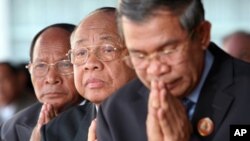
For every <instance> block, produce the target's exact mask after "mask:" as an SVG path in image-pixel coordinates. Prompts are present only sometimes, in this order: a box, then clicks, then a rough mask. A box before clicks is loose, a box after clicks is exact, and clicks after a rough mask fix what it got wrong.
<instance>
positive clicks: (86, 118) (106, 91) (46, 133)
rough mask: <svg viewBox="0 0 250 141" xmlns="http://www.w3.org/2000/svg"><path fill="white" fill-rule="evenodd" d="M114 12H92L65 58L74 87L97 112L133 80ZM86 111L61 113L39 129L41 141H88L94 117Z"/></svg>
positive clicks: (101, 10)
mask: <svg viewBox="0 0 250 141" xmlns="http://www.w3.org/2000/svg"><path fill="white" fill-rule="evenodd" d="M115 13H116V9H115V8H112V7H103V8H100V9H97V10H95V11H94V12H92V13H90V14H89V15H88V16H87V17H86V18H85V19H84V20H82V21H81V23H80V24H79V25H78V27H77V28H76V29H75V31H74V32H73V34H72V36H71V50H70V51H69V52H68V56H69V58H70V60H71V62H72V63H73V66H74V78H75V79H74V80H75V85H76V88H77V90H78V92H79V93H80V95H81V96H82V97H84V98H85V99H87V100H89V101H91V102H92V103H94V104H95V106H96V108H97V109H98V107H99V105H100V104H101V103H102V101H104V100H105V99H107V98H108V97H109V96H110V95H111V94H112V93H113V92H114V91H116V90H118V89H119V88H120V87H121V86H123V85H125V84H126V83H127V82H128V81H130V80H132V79H134V78H135V72H134V70H133V69H131V68H130V67H128V66H127V65H126V63H125V62H124V60H123V58H124V57H125V56H127V55H128V51H127V49H126V47H125V45H124V42H123V40H122V38H121V37H120V36H119V34H118V30H117V25H116V19H115ZM88 109H89V108H86V107H82V108H81V107H80V108H79V110H77V107H76V108H72V109H71V110H68V111H66V112H64V113H63V114H61V115H60V116H59V117H57V118H56V119H55V120H53V121H52V122H50V123H49V124H47V125H45V126H44V127H43V128H42V140H43V141H87V137H88V129H89V126H90V123H91V121H92V119H93V118H95V117H92V119H91V116H92V115H94V114H92V113H91V112H88V113H86V112H85V111H87V110H88ZM76 111H78V112H76ZM93 113H94V112H93ZM92 125H95V121H93V124H92Z"/></svg>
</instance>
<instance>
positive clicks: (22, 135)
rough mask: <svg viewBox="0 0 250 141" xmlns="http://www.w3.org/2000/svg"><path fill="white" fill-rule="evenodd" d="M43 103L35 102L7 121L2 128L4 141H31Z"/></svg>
mask: <svg viewBox="0 0 250 141" xmlns="http://www.w3.org/2000/svg"><path fill="white" fill-rule="evenodd" d="M41 107H42V104H41V103H38V102H37V103H35V104H33V105H31V106H29V107H27V108H25V109H24V110H22V111H20V112H18V113H17V114H16V115H15V116H14V117H13V118H11V119H10V120H8V121H7V122H5V123H4V124H3V126H2V128H1V140H2V141H29V139H30V136H31V133H32V130H33V128H34V127H35V126H36V122H37V119H38V116H39V113H40V110H41Z"/></svg>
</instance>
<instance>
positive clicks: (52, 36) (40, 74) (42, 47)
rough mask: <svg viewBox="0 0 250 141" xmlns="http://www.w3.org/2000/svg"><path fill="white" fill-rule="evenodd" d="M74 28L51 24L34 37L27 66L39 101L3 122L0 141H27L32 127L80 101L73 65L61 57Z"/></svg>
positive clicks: (64, 57)
mask: <svg viewBox="0 0 250 141" xmlns="http://www.w3.org/2000/svg"><path fill="white" fill-rule="evenodd" d="M74 28H75V26H74V25H71V24H54V25H50V26H48V27H46V28H44V29H43V30H41V31H40V32H39V33H38V34H37V35H36V36H35V37H34V39H33V41H32V44H31V49H30V63H29V64H28V65H27V68H28V69H29V72H30V75H31V79H32V83H33V86H34V90H35V94H36V97H37V99H38V100H39V102H40V103H36V104H34V105H31V106H30V107H28V108H26V109H25V110H23V111H21V112H19V113H18V114H17V115H16V116H14V117H13V118H12V119H10V120H9V121H7V122H6V123H5V124H4V125H3V127H2V129H1V138H2V139H1V140H2V141H28V140H30V137H31V133H32V130H33V129H34V127H35V126H36V128H35V129H37V128H40V127H41V126H42V125H43V124H45V123H47V122H48V121H50V120H51V119H52V118H54V117H55V116H57V115H58V114H59V113H61V112H63V111H65V110H66V109H68V108H69V107H72V106H73V105H77V104H78V103H80V101H82V98H81V97H80V96H79V94H78V92H77V90H76V88H75V85H74V77H73V65H72V64H71V62H70V61H69V60H68V58H67V57H66V56H65V54H66V53H67V52H68V50H69V49H70V35H71V33H72V32H73V30H74ZM34 131H35V130H34Z"/></svg>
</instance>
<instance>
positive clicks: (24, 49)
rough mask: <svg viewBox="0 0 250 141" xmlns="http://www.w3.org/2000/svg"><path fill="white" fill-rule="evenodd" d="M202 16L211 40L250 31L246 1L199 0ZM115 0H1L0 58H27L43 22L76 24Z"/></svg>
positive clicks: (23, 60) (248, 9)
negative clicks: (205, 20) (206, 21)
mask: <svg viewBox="0 0 250 141" xmlns="http://www.w3.org/2000/svg"><path fill="white" fill-rule="evenodd" d="M203 3H204V6H205V11H206V19H207V20H209V21H210V22H211V23H212V40H213V41H214V42H215V43H217V44H218V45H222V39H223V37H224V36H226V35H227V34H229V33H231V32H234V31H236V30H244V31H250V8H249V5H250V1H249V0H203ZM116 5H117V0H1V1H0V19H1V20H0V61H2V60H8V61H10V62H12V63H14V64H19V63H25V62H28V60H29V48H30V43H31V40H32V38H33V36H34V35H35V34H36V33H37V32H38V31H39V30H41V29H42V28H44V27H45V26H47V25H50V24H53V23H58V22H64V23H73V24H78V23H79V21H80V20H81V19H82V18H83V17H84V16H86V15H87V14H88V13H89V12H91V11H92V10H94V9H96V8H98V7H102V6H116Z"/></svg>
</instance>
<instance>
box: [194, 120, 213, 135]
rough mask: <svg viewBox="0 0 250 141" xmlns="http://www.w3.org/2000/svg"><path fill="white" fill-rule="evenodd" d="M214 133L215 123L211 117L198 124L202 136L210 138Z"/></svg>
mask: <svg viewBox="0 0 250 141" xmlns="http://www.w3.org/2000/svg"><path fill="white" fill-rule="evenodd" d="M213 131H214V123H213V121H212V120H211V119H210V118H209V117H205V118H202V119H200V120H199V122H198V132H199V134H200V135H201V136H204V137H205V136H208V135H210V134H211V133H212V132H213Z"/></svg>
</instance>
